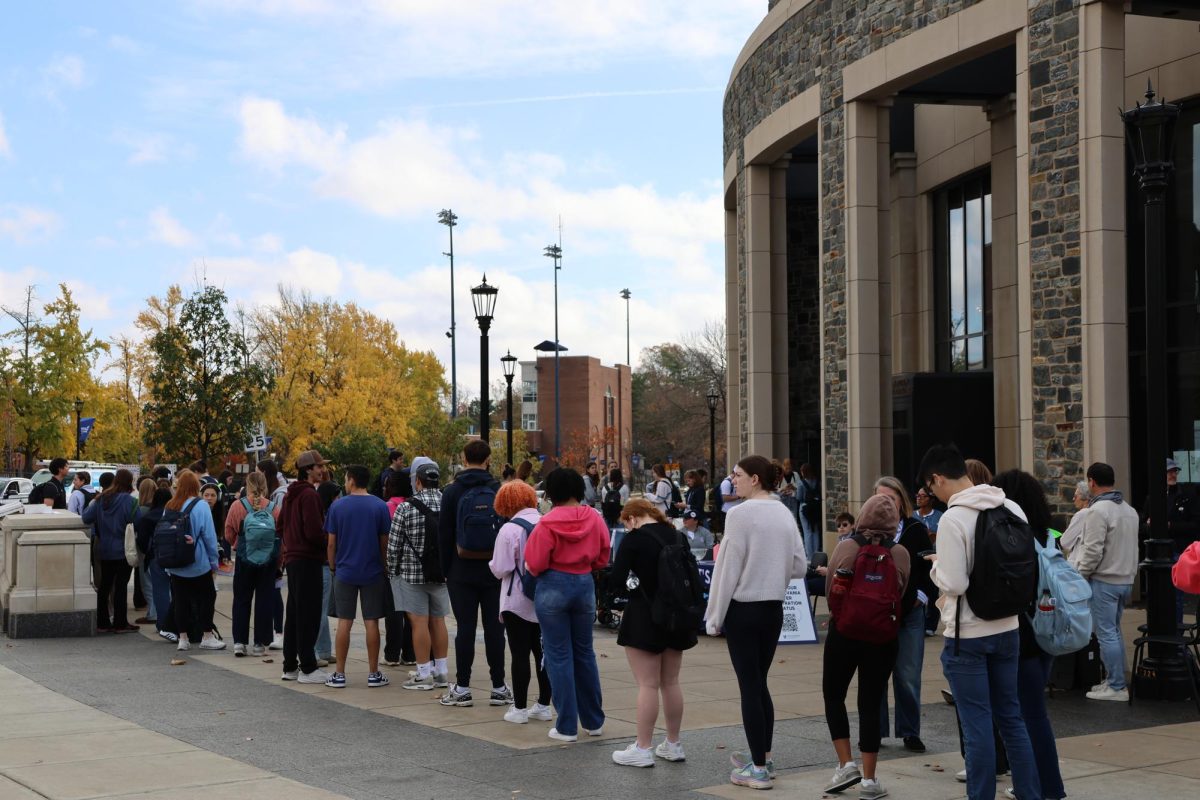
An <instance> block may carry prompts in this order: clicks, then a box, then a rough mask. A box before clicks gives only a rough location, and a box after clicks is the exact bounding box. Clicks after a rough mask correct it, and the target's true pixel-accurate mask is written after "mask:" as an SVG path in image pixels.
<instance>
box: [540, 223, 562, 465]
mask: <svg viewBox="0 0 1200 800" xmlns="http://www.w3.org/2000/svg"><path fill="white" fill-rule="evenodd" d="M543 253H544V254H545V256H546V257H547V258H552V259H554V461H555V463H558V459H559V456H560V454H561V453H562V425H561V419H562V415H561V414H560V413H559V410H560V409H561V406H562V404H561V399H560V398H559V392H558V350H559V347H558V271H559V270H560V269H562V247H560V246H559V245H556V244H548V245H546V249H545V250H544V251H543Z"/></svg>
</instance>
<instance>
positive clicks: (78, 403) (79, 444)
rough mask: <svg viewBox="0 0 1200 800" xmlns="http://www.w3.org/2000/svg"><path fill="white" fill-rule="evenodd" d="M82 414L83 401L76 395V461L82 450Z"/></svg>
mask: <svg viewBox="0 0 1200 800" xmlns="http://www.w3.org/2000/svg"><path fill="white" fill-rule="evenodd" d="M82 414H83V401H82V400H80V399H79V398H78V397H76V398H75V460H76V461H78V460H79V458H80V453H82V452H83V424H82V423H81V415H82Z"/></svg>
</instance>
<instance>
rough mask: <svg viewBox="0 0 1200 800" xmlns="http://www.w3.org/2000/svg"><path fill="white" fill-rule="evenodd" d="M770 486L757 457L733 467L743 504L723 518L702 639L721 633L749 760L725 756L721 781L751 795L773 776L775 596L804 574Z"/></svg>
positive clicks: (799, 544) (795, 534)
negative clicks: (729, 766)
mask: <svg viewBox="0 0 1200 800" xmlns="http://www.w3.org/2000/svg"><path fill="white" fill-rule="evenodd" d="M778 480H779V474H778V470H777V469H776V468H775V467H774V466H773V465H772V464H771V462H770V461H768V460H767V459H765V458H763V457H762V456H748V457H746V458H744V459H742V460H741V461H739V462H738V464H737V466H736V467H734V470H733V487H734V492H735V493H736V494H737V496H738V497H740V498H743V500H744V502H742V503H741V504H740V505H738V506H737V507H736V508H732V509H730V511H729V515H728V516H727V517H726V520H725V538H724V539H722V541H721V549H720V552H719V555H718V557H717V563H716V566H715V567H714V568H713V576H712V584H711V586H710V587H709V595H708V613H707V616H706V624H707V628H708V632H709V633H710V634H712V635H716V634H718V633H720V632H721V631H722V630H724V632H725V642H726V644H727V646H728V647H729V660H730V661H731V662H733V671H734V673H735V674H736V675H737V680H738V689H739V690H740V692H741V696H742V727H743V728H745V730H746V741H747V744H748V745H749V747H750V752H749V753H734V754H733V755H732V756H730V761H731V762H732V763H733V766H734V770H733V772H731V773H730V775H729V780H730V781H731V782H732V783H734V784H736V785H738V786H749V787H751V788H754V789H769V788H770V787H771V778H772V777H773V775H774V772H775V769H774V763H773V762H772V761H771V737H772V734H773V732H774V728H775V707H774V705H772V703H771V693H770V691H769V690H768V688H767V673H768V671H769V670H770V669H771V661H772V660H773V659H774V658H775V646H776V644H777V643H778V641H779V633H780V631H781V630H782V628H783V597H784V594H786V592H787V587H788V583H789V582H790V581H791V580H792V579H793V578H800V577H803V576H804V571H805V569H806V568H807V567H808V561H807V558H806V557H805V553H804V542H803V540H802V539H801V536H800V531H799V529H798V528H797V527H796V518H795V517H794V516H792V514H791V513H790V512H789V511H788V509H787V507H786V506H784V504H783V503H781V502H779V500H778V499H775V498H773V497H772V496H771V492H772V490H774V488H775V485H776V483H777V482H778Z"/></svg>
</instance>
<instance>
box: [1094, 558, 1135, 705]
mask: <svg viewBox="0 0 1200 800" xmlns="http://www.w3.org/2000/svg"><path fill="white" fill-rule="evenodd" d="M1088 583H1090V584H1091V586H1092V601H1091V608H1092V628H1093V630H1094V631H1095V632H1096V641H1098V642H1099V643H1100V660H1101V661H1102V662H1103V663H1104V675H1105V677H1106V678H1108V685H1109V686H1110V687H1112V688H1113V689H1116V690H1118V691H1120V690H1121V689H1124V688H1125V637H1123V636H1122V635H1121V613H1122V612H1123V611H1124V610H1125V604H1126V603H1127V602H1129V594H1130V592H1131V591H1132V589H1133V584H1130V583H1125V584H1117V583H1106V582H1105V581H1102V580H1097V579H1096V578H1092V579H1091V580H1090V581H1088Z"/></svg>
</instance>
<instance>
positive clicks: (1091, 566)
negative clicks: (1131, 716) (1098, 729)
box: [1071, 461, 1138, 703]
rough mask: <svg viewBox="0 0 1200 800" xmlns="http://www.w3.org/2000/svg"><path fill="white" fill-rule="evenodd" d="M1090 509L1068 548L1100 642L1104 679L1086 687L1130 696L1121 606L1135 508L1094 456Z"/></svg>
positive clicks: (1129, 576) (1095, 694) (1132, 559)
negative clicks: (1084, 583) (1087, 587)
mask: <svg viewBox="0 0 1200 800" xmlns="http://www.w3.org/2000/svg"><path fill="white" fill-rule="evenodd" d="M1087 481H1088V492H1089V493H1090V494H1091V496H1092V499H1091V501H1090V502H1089V503H1088V509H1089V510H1088V514H1087V517H1086V518H1085V519H1084V523H1083V532H1082V533H1081V534H1080V535H1079V541H1078V543H1076V545H1075V551H1074V552H1072V559H1071V560H1072V562H1073V563H1074V564H1075V568H1076V569H1078V570H1079V574H1080V575H1082V576H1083V577H1085V578H1087V580H1088V583H1090V584H1091V586H1092V603H1091V606H1092V627H1093V629H1094V630H1095V632H1096V640H1097V641H1098V642H1099V643H1100V660H1101V661H1102V662H1103V663H1104V674H1105V679H1104V681H1103V682H1102V683H1100V684H1099V685H1097V686H1093V687H1092V690H1091V691H1090V692H1088V693H1087V696H1088V699H1089V700H1115V701H1118V702H1121V703H1124V702H1127V701H1128V700H1129V689H1128V687H1127V686H1126V684H1125V639H1124V637H1123V636H1122V635H1121V612H1122V611H1124V609H1125V604H1126V603H1128V602H1129V595H1130V593H1131V592H1132V591H1133V579H1134V578H1135V577H1136V576H1137V569H1138V567H1137V565H1138V557H1137V556H1138V514H1137V512H1136V511H1134V510H1133V508H1132V507H1130V505H1129V504H1128V503H1126V502H1125V498H1124V497H1122V496H1121V493H1120V492H1118V491H1116V490H1114V489H1113V485H1114V484H1115V483H1116V482H1117V479H1116V474H1115V473H1114V472H1113V468H1112V467H1110V466H1109V465H1108V464H1103V463H1101V462H1099V461H1097V462H1096V463H1095V464H1092V465H1091V466H1090V467H1088V470H1087Z"/></svg>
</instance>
